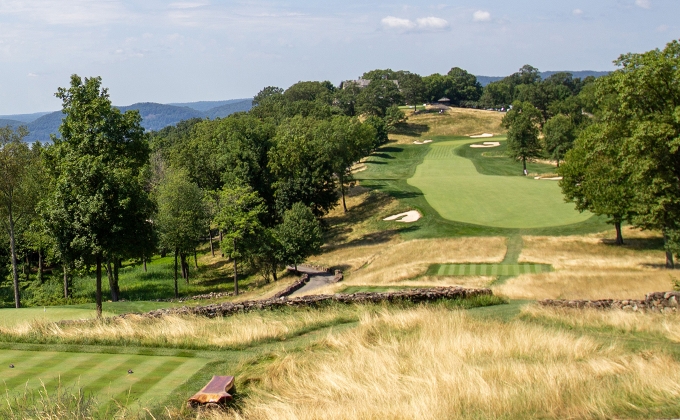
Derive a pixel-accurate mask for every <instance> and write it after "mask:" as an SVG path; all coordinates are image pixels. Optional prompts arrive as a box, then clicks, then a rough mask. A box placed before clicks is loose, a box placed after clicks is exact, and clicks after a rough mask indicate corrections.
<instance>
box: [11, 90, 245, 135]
mask: <svg viewBox="0 0 680 420" xmlns="http://www.w3.org/2000/svg"><path fill="white" fill-rule="evenodd" d="M252 101H253V100H252V99H251V98H248V99H230V100H227V101H204V102H190V103H186V104H173V105H165V104H158V103H155V102H142V103H137V104H133V105H129V106H119V107H118V109H120V110H121V111H122V112H125V111H128V110H131V109H136V110H138V111H139V114H140V115H141V117H142V126H143V127H144V128H145V129H146V130H147V131H155V130H160V129H162V128H164V127H167V126H169V125H175V124H177V123H178V122H180V121H183V120H188V119H191V118H210V119H215V118H224V117H226V116H228V115H231V114H233V113H235V112H242V111H248V110H250V108H252V106H253V105H252ZM0 117H1V116H0ZM9 117H13V118H11V119H0V126H3V127H4V126H6V125H8V124H9V125H11V126H12V127H15V128H16V127H18V126H19V125H26V126H27V127H28V130H29V132H30V133H29V135H28V137H26V141H29V142H33V141H42V142H45V141H49V139H50V134H58V133H59V125H61V120H62V119H63V118H64V114H62V112H61V111H56V112H51V113H37V114H23V115H15V116H9ZM31 117H33V119H31Z"/></svg>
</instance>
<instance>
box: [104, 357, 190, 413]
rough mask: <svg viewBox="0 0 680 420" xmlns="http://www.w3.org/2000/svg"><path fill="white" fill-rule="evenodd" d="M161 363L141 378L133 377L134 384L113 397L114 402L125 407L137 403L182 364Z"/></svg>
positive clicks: (172, 360) (174, 361)
mask: <svg viewBox="0 0 680 420" xmlns="http://www.w3.org/2000/svg"><path fill="white" fill-rule="evenodd" d="M161 362H162V363H161V364H159V365H156V366H155V367H154V368H153V369H151V370H150V371H148V372H146V373H145V374H144V375H143V376H141V377H135V378H134V379H135V382H134V383H133V384H132V385H131V386H130V387H128V388H127V389H125V390H123V391H122V392H119V393H118V394H117V395H116V396H114V397H113V399H114V400H115V401H118V403H121V404H123V405H125V406H127V405H129V404H130V403H131V402H134V401H137V400H138V399H139V398H140V397H141V396H142V395H144V394H145V393H146V392H147V391H148V390H149V389H150V388H151V387H152V386H154V385H156V384H158V383H159V382H162V381H163V380H164V379H165V378H166V377H167V376H168V375H170V374H171V373H172V372H174V371H175V370H176V369H177V368H179V367H180V366H181V365H182V364H183V363H182V362H180V361H178V360H176V359H170V360H166V361H161Z"/></svg>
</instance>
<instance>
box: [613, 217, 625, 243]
mask: <svg viewBox="0 0 680 420" xmlns="http://www.w3.org/2000/svg"><path fill="white" fill-rule="evenodd" d="M614 227H615V228H616V245H623V235H622V234H621V222H614Z"/></svg>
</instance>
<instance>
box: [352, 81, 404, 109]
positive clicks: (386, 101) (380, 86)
mask: <svg viewBox="0 0 680 420" xmlns="http://www.w3.org/2000/svg"><path fill="white" fill-rule="evenodd" d="M403 100H404V99H403V96H402V94H401V92H400V91H399V87H398V86H397V84H396V83H394V82H393V81H392V80H386V79H378V80H372V81H371V83H370V84H369V85H368V86H366V87H365V88H364V89H362V90H361V92H360V93H359V95H358V96H357V102H356V112H357V113H358V114H367V115H376V116H378V117H384V116H385V113H386V111H387V109H388V108H389V107H391V106H392V105H399V104H400V103H402V102H403Z"/></svg>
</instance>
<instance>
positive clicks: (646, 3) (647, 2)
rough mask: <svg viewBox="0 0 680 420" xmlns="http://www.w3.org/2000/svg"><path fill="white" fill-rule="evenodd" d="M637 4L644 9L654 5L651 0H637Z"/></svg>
mask: <svg viewBox="0 0 680 420" xmlns="http://www.w3.org/2000/svg"><path fill="white" fill-rule="evenodd" d="M635 4H636V5H637V6H639V7H642V8H643V9H649V8H651V7H652V1H651V0H635Z"/></svg>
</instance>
